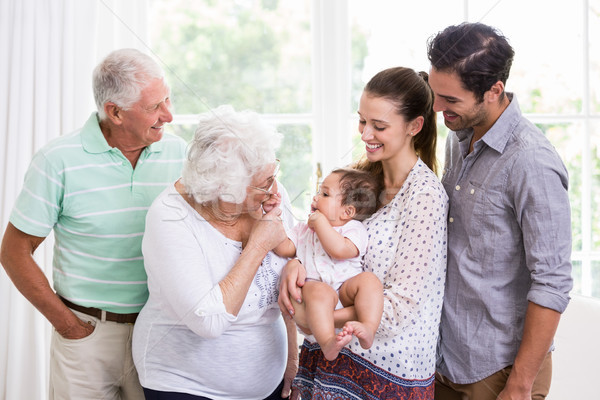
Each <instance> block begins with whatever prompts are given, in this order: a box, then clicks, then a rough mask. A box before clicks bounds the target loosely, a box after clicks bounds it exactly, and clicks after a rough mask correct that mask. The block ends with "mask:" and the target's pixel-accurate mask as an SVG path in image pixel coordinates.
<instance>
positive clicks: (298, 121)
mask: <svg viewBox="0 0 600 400" xmlns="http://www.w3.org/2000/svg"><path fill="white" fill-rule="evenodd" d="M516 10H518V12H517V11H516ZM150 14H151V19H152V21H151V23H150V26H151V27H154V28H153V29H151V32H152V39H153V45H152V49H153V51H154V53H155V54H156V55H157V56H158V57H159V58H160V59H161V60H162V61H163V62H164V63H165V65H166V69H167V73H168V75H169V81H170V83H171V86H172V89H173V102H174V104H175V105H176V109H175V113H176V115H175V120H174V123H173V124H172V125H173V127H174V130H175V131H176V133H177V134H180V135H181V136H183V137H186V138H189V137H191V135H192V134H193V129H194V125H195V117H196V115H197V114H198V113H200V112H204V111H208V110H210V109H211V108H213V107H216V106H218V105H220V104H224V103H228V104H232V105H233V106H234V107H235V108H236V109H244V108H249V109H253V110H256V111H258V112H260V113H262V114H264V115H265V118H267V119H268V120H270V121H271V122H272V123H274V124H276V125H277V126H278V129H279V130H280V132H282V133H283V134H284V137H285V139H284V142H283V145H282V147H281V149H280V152H279V154H278V156H279V158H280V159H281V162H282V176H281V177H282V181H283V183H284V185H285V186H286V188H287V189H288V191H289V192H290V195H291V197H292V199H294V203H293V205H294V212H295V215H296V217H297V218H304V216H305V215H306V212H307V210H308V207H309V204H310V199H311V197H312V195H313V194H314V191H315V185H316V175H315V173H316V170H317V163H319V165H320V167H321V170H322V173H323V174H326V173H327V172H328V171H329V170H330V169H332V168H334V167H338V166H341V165H345V164H347V163H349V162H350V161H351V160H352V159H356V158H357V157H358V156H359V155H360V154H362V152H363V145H362V144H361V142H360V138H359V137H358V135H357V118H356V109H357V104H358V99H359V96H360V93H361V91H362V87H363V85H364V84H365V83H366V81H367V80H368V79H369V78H370V77H371V76H373V75H374V74H375V73H376V72H377V71H379V70H381V69H384V68H387V67H390V66H395V65H405V66H409V67H412V68H414V69H416V70H424V71H428V69H429V62H428V60H427V54H426V42H427V39H428V38H429V37H430V36H431V35H432V34H435V33H436V32H437V31H439V30H441V29H443V28H444V27H446V26H447V25H450V24H456V23H460V22H462V21H464V20H469V21H481V22H484V23H487V24H490V25H493V26H496V27H497V28H499V29H500V30H501V31H502V32H503V33H504V34H505V35H506V36H507V37H508V38H509V40H510V42H511V44H512V45H513V47H514V48H515V52H516V56H515V61H514V65H513V68H512V71H511V76H510V78H509V80H508V83H507V90H508V91H514V92H516V93H517V95H518V98H519V103H520V104H521V107H522V109H523V112H524V113H525V114H526V115H527V117H528V118H530V119H531V120H532V121H533V122H534V123H536V124H537V125H538V126H539V127H540V129H542V131H543V132H544V133H545V134H546V136H547V137H548V138H549V140H550V141H551V142H552V143H553V144H554V146H555V147H556V148H557V150H558V151H559V153H560V155H561V157H562V159H563V161H564V163H565V165H566V166H567V168H568V170H569V174H570V188H569V195H570V200H571V209H572V220H573V222H572V230H573V256H572V259H573V267H574V268H573V276H574V278H575V282H576V283H575V290H574V291H575V292H578V293H582V294H585V295H593V296H596V297H600V284H599V282H600V134H598V133H597V132H600V129H598V128H600V39H598V38H600V0H576V1H559V2H554V3H552V4H549V3H548V2H546V1H542V0H531V1H527V2H523V1H519V0H503V1H498V0H477V1H475V0H446V1H441V0H423V1H421V2H392V1H387V0H368V1H367V0H327V1H322V0H295V1H282V0H247V1H242V0H224V1H216V0H198V1H195V2H188V1H184V0H168V1H167V0H154V1H153V2H152V10H151V13H150ZM439 126H440V149H442V148H443V142H444V138H445V135H446V128H445V126H444V125H443V123H442V122H441V120H440V124H439ZM440 156H443V152H442V151H440Z"/></svg>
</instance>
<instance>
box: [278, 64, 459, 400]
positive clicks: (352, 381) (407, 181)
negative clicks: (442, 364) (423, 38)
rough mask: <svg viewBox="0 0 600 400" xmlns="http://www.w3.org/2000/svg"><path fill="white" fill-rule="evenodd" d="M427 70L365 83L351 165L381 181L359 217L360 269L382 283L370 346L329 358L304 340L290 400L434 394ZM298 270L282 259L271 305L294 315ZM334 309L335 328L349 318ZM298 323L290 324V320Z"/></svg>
mask: <svg viewBox="0 0 600 400" xmlns="http://www.w3.org/2000/svg"><path fill="white" fill-rule="evenodd" d="M432 105H433V93H432V91H431V88H430V87H429V85H428V83H427V74H425V73H423V72H421V73H416V72H415V71H413V70H411V69H408V68H402V67H398V68H391V69H387V70H384V71H382V72H379V73H378V74H377V75H375V76H374V77H373V78H372V79H371V80H370V81H369V83H368V84H367V85H366V87H365V89H364V92H363V94H362V97H361V100H360V106H359V110H358V114H359V131H360V133H361V135H362V140H363V142H364V143H365V151H366V154H365V156H364V158H363V159H362V160H361V161H360V162H359V163H358V164H357V165H356V168H359V169H362V170H367V171H369V172H370V173H371V174H372V175H373V176H374V179H378V180H379V181H380V182H381V187H382V188H383V189H382V191H381V193H380V196H379V199H380V202H381V204H380V208H379V209H378V210H377V211H376V212H375V213H374V214H373V216H372V217H371V218H369V219H367V220H366V221H365V225H366V227H367V231H368V234H369V239H368V242H369V243H368V247H367V251H366V254H365V258H364V266H363V269H364V270H365V271H370V272H373V273H374V274H375V275H377V277H378V278H379V279H380V280H381V282H382V283H383V295H384V311H383V318H382V320H381V324H380V325H379V329H378V330H377V333H376V335H375V339H374V342H373V345H372V346H371V348H370V349H368V350H364V349H363V348H362V347H361V346H360V343H359V341H358V340H357V339H353V340H352V341H351V342H350V343H349V344H348V346H347V347H346V348H344V349H342V351H341V352H340V354H339V356H338V357H337V358H336V359H335V360H333V361H328V360H327V359H325V358H324V356H323V353H322V352H321V351H320V350H319V345H318V344H317V343H310V342H308V341H305V342H304V344H303V346H302V351H301V354H300V368H299V372H298V375H297V376H296V379H295V381H294V390H293V396H292V398H297V397H298V395H300V396H301V397H302V399H303V400H306V399H321V398H329V397H335V396H336V395H337V396H339V395H342V396H344V398H356V399H364V398H394V399H409V398H410V399H433V387H434V374H435V358H436V344H437V339H438V326H439V321H440V313H441V310H442V298H443V294H444V282H445V271H446V218H447V213H448V197H447V195H446V192H445V191H444V188H443V187H442V185H441V183H440V181H439V179H438V178H437V176H436V174H435V171H436V158H435V149H436V136H437V131H436V123H435V120H436V117H435V113H434V112H433V109H432ZM305 275H306V273H305V270H304V268H303V266H302V265H301V264H300V263H299V262H298V261H295V260H293V261H291V262H290V263H288V265H287V266H286V268H285V270H284V273H283V276H282V283H281V288H280V289H281V290H280V297H279V303H280V307H281V308H282V311H286V312H288V313H290V314H293V312H294V311H293V305H292V302H291V301H290V297H291V298H292V299H296V301H298V302H300V301H301V290H300V289H299V287H302V286H303V285H304V280H305ZM355 314H356V312H355V310H354V308H353V307H346V308H342V309H340V310H337V311H336V314H335V320H336V326H337V327H338V328H341V327H342V326H343V325H344V323H345V322H346V321H351V320H354V319H356V315H355ZM297 322H298V321H297Z"/></svg>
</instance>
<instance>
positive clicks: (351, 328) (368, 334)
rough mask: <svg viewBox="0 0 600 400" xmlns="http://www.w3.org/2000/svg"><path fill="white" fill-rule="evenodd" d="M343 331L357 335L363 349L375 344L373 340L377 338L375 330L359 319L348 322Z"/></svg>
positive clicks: (350, 334)
mask: <svg viewBox="0 0 600 400" xmlns="http://www.w3.org/2000/svg"><path fill="white" fill-rule="evenodd" d="M342 333H344V334H345V335H348V336H352V335H354V336H356V337H357V338H358V342H359V343H360V347H362V348H363V349H368V348H370V347H371V346H372V345H373V340H374V339H375V332H374V331H372V330H370V329H368V328H367V327H366V326H365V325H364V324H363V323H361V322H358V321H348V322H346V324H345V325H344V329H343V330H342ZM338 337H339V335H338Z"/></svg>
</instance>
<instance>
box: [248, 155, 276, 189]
mask: <svg viewBox="0 0 600 400" xmlns="http://www.w3.org/2000/svg"><path fill="white" fill-rule="evenodd" d="M279 165H280V162H279V159H278V158H276V159H275V171H273V175H272V176H271V177H270V178H269V179H270V180H271V184H270V185H269V187H268V188H267V189H263V188H259V187H256V186H251V185H248V187H249V188H252V189H256V190H260V191H261V192H264V193H265V194H268V195H272V194H273V193H271V189H273V186H274V185H275V177H276V176H277V174H278V173H279ZM269 179H267V181H268V180H269Z"/></svg>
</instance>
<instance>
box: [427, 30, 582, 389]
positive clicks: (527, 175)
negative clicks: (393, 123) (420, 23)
mask: <svg viewBox="0 0 600 400" xmlns="http://www.w3.org/2000/svg"><path fill="white" fill-rule="evenodd" d="M428 56H429V60H430V61H431V71H430V75H429V83H430V85H431V88H432V90H433V92H434V94H435V102H434V110H435V111H441V112H442V113H443V116H444V121H445V124H446V126H447V127H448V128H450V130H451V132H450V133H449V136H448V141H447V144H446V161H445V164H446V165H445V170H444V176H443V178H442V182H443V184H444V187H445V188H446V191H447V193H448V196H449V197H450V211H449V214H448V215H449V220H448V276H447V280H446V291H445V295H444V306H443V311H442V319H441V327H440V337H441V342H440V358H439V360H438V366H437V374H436V387H435V398H436V399H443V400H447V399H472V400H488V399H489V400H496V399H503V400H506V399H532V398H533V399H542V398H545V396H546V394H547V393H548V390H549V387H550V380H551V353H550V351H551V350H552V340H553V336H554V333H555V331H556V328H557V325H558V322H559V319H560V314H561V313H562V312H563V311H564V310H565V308H566V307H567V304H568V302H569V291H570V290H571V288H572V279H571V262H570V257H571V220H570V208H569V200H568V196H567V186H568V176H567V171H566V168H565V166H564V165H563V163H562V161H561V160H560V158H559V156H558V154H557V153H556V151H555V150H554V148H553V147H552V145H551V144H550V143H549V142H548V140H547V139H546V138H545V137H544V135H543V133H542V132H541V131H540V130H539V129H538V128H536V127H535V125H533V124H532V123H531V122H529V121H528V120H526V119H525V118H524V117H523V116H522V115H521V111H520V109H519V104H518V102H517V98H516V96H515V95H514V94H512V93H507V92H505V90H504V89H505V84H506V80H507V79H508V75H509V72H510V67H511V64H512V60H513V56H514V51H513V49H512V47H511V46H510V45H509V43H508V41H507V39H506V38H505V37H503V36H502V35H501V34H500V33H499V32H497V31H496V30H495V29H494V28H492V27H489V26H487V25H484V24H480V23H463V24H461V25H458V26H450V27H448V28H446V29H445V30H444V31H442V32H440V33H439V34H437V35H436V36H435V37H434V38H432V39H431V40H430V41H429V44H428Z"/></svg>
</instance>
